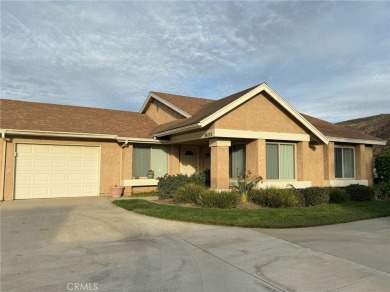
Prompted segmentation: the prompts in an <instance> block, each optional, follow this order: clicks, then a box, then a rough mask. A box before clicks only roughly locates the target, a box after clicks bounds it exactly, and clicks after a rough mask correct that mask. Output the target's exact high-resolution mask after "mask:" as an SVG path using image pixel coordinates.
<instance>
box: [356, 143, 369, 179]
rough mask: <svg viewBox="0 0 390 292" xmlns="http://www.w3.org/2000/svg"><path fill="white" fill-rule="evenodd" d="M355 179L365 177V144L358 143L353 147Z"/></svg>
mask: <svg viewBox="0 0 390 292" xmlns="http://www.w3.org/2000/svg"><path fill="white" fill-rule="evenodd" d="M355 151H356V154H355V161H356V167H355V169H356V179H367V176H366V146H365V145H364V144H359V145H357V146H356V148H355Z"/></svg>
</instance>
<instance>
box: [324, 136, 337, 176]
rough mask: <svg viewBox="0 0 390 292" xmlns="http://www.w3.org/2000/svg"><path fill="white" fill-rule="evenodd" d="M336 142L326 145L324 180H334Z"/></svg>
mask: <svg viewBox="0 0 390 292" xmlns="http://www.w3.org/2000/svg"><path fill="white" fill-rule="evenodd" d="M334 178H335V171H334V142H329V144H328V145H324V180H334Z"/></svg>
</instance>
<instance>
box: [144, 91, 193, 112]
mask: <svg viewBox="0 0 390 292" xmlns="http://www.w3.org/2000/svg"><path fill="white" fill-rule="evenodd" d="M152 98H154V99H155V100H158V101H159V102H161V103H163V104H165V105H166V106H167V107H169V108H171V109H173V110H174V111H175V112H178V113H179V114H181V115H182V116H184V117H186V118H189V117H191V115H190V114H189V113H187V112H186V111H183V110H182V109H180V108H178V107H177V106H175V105H173V104H171V103H170V102H168V101H166V100H165V99H163V98H162V97H159V96H158V95H156V94H154V93H152V92H151V93H149V95H148V98H147V99H146V100H145V102H144V104H143V105H142V108H141V110H140V113H141V114H143V113H144V112H145V110H146V108H147V105H148V104H149V103H150V100H151V99H152Z"/></svg>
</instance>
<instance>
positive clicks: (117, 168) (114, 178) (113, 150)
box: [1, 136, 131, 200]
mask: <svg viewBox="0 0 390 292" xmlns="http://www.w3.org/2000/svg"><path fill="white" fill-rule="evenodd" d="M8 139H9V142H7V153H6V168H5V180H4V200H13V197H14V179H15V154H14V153H15V150H16V144H18V143H31V144H51V145H78V146H98V147H100V149H101V161H100V194H101V195H109V194H110V186H112V185H115V184H117V185H120V184H121V181H122V180H121V175H122V170H121V166H122V165H123V163H121V159H122V158H123V156H122V155H121V151H122V148H121V147H120V145H119V144H118V143H117V142H116V141H115V142H114V141H112V142H108V141H99V140H95V141H86V140H83V139H71V140H70V139H58V138H56V139H52V138H39V137H37V138H25V137H11V136H9V137H8ZM1 145H3V144H1ZM125 157H128V156H125ZM130 163H131V161H130ZM130 163H129V164H130ZM126 173H129V170H126Z"/></svg>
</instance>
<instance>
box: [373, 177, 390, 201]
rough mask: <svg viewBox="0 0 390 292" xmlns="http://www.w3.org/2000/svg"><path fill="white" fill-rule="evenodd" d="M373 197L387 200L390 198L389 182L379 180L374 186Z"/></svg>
mask: <svg viewBox="0 0 390 292" xmlns="http://www.w3.org/2000/svg"><path fill="white" fill-rule="evenodd" d="M374 192H375V197H376V198H377V199H378V200H389V199H390V182H384V181H383V182H381V183H380V184H378V185H376V186H374Z"/></svg>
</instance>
